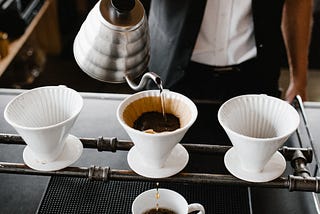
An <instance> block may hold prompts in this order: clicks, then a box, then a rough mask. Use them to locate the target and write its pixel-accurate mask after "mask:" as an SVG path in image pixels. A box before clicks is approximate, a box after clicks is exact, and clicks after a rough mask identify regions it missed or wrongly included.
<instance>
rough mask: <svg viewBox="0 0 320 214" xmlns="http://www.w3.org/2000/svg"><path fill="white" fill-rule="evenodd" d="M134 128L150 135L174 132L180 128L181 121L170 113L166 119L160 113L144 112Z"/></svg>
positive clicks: (135, 122)
mask: <svg viewBox="0 0 320 214" xmlns="http://www.w3.org/2000/svg"><path fill="white" fill-rule="evenodd" d="M133 128H134V129H137V130H140V131H146V132H148V133H153V132H155V133H159V132H167V131H174V130H176V129H178V128H180V120H179V118H178V117H176V116H175V115H173V114H170V113H166V118H164V117H163V114H162V113H160V112H156V111H150V112H144V113H142V115H141V116H140V117H138V119H137V120H135V121H134V123H133Z"/></svg>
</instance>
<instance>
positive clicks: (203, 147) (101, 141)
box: [0, 133, 313, 163]
mask: <svg viewBox="0 0 320 214" xmlns="http://www.w3.org/2000/svg"><path fill="white" fill-rule="evenodd" d="M79 139H80V141H81V142H82V144H83V147H84V148H89V149H97V150H98V151H100V152H101V151H109V152H116V151H118V150H122V151H129V150H130V148H131V147H132V146H133V143H132V142H131V141H126V140H118V139H117V138H115V137H111V138H107V137H98V138H79ZM0 144H10V145H26V143H25V142H24V140H23V139H22V137H20V136H19V135H15V134H1V133H0ZM181 145H183V146H184V147H185V148H186V150H187V151H188V152H190V153H199V154H213V155H215V154H221V155H224V154H225V153H226V152H227V151H228V149H230V148H231V146H224V145H209V144H193V143H185V144H184V143H182V144H181ZM278 151H279V152H280V153H281V154H282V155H283V156H284V158H285V159H286V160H287V161H291V160H292V158H293V156H294V154H295V152H297V151H300V152H302V154H303V155H304V156H305V157H306V159H307V163H311V162H312V156H313V151H312V149H311V148H294V147H286V146H284V147H282V148H280V149H279V150H278Z"/></svg>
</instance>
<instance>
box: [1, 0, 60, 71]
mask: <svg viewBox="0 0 320 214" xmlns="http://www.w3.org/2000/svg"><path fill="white" fill-rule="evenodd" d="M31 38H32V39H34V40H35V41H36V42H38V44H39V45H40V47H41V48H43V50H44V51H45V52H46V53H49V54H58V53H59V52H60V50H61V43H60V34H59V27H58V18H57V8H56V1H55V0H46V1H45V2H44V3H43V5H42V7H41V8H40V10H39V12H38V13H37V15H36V16H35V17H34V18H33V19H32V21H31V22H30V24H29V25H28V27H27V28H26V30H25V32H24V34H23V35H22V36H20V37H19V38H18V39H16V40H14V41H12V42H11V43H10V45H9V53H8V55H7V56H6V57H5V58H3V59H1V60H0V76H1V75H2V74H3V73H4V72H5V71H6V69H7V67H8V66H9V65H10V63H11V62H12V60H13V59H14V58H15V56H16V55H17V54H18V53H19V50H20V49H21V48H22V47H23V45H24V44H25V43H26V41H28V39H31Z"/></svg>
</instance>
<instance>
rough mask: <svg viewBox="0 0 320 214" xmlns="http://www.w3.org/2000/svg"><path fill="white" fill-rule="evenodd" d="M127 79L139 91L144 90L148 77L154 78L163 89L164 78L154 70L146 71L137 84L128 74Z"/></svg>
mask: <svg viewBox="0 0 320 214" xmlns="http://www.w3.org/2000/svg"><path fill="white" fill-rule="evenodd" d="M125 79H126V81H127V83H128V85H129V86H130V87H131V88H132V89H133V90H135V91H139V90H142V89H143V88H144V86H145V85H146V84H147V80H148V79H152V80H153V81H154V82H155V83H156V84H157V86H158V88H160V89H162V80H161V78H160V76H159V75H158V74H156V73H154V72H146V73H145V74H144V75H143V76H142V78H141V80H140V83H139V84H138V85H137V84H135V83H134V82H132V81H131V80H130V79H129V77H128V76H125Z"/></svg>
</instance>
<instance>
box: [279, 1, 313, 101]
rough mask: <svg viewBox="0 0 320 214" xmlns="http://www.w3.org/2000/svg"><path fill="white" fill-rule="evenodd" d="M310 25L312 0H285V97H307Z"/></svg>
mask: <svg viewBox="0 0 320 214" xmlns="http://www.w3.org/2000/svg"><path fill="white" fill-rule="evenodd" d="M311 26H312V0H285V3H284V8H283V14H282V33H283V37H284V41H285V45H286V51H287V56H288V63H289V70H290V84H289V87H288V90H287V91H286V95H285V99H286V100H287V101H288V102H291V101H292V100H293V99H294V97H295V96H296V95H300V96H301V98H302V99H303V100H306V99H307V91H306V90H307V89H306V87H307V71H308V53H309V43H310V35H311Z"/></svg>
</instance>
